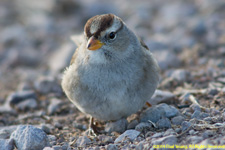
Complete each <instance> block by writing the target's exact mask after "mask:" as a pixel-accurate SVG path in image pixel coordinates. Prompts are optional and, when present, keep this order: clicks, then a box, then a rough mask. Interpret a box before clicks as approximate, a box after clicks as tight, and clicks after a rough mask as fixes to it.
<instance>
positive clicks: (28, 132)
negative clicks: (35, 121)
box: [10, 125, 49, 150]
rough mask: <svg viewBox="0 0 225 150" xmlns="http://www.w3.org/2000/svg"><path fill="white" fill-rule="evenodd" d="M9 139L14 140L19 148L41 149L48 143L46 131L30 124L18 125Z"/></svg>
mask: <svg viewBox="0 0 225 150" xmlns="http://www.w3.org/2000/svg"><path fill="white" fill-rule="evenodd" d="M10 139H13V140H14V141H15V145H16V147H17V148H18V149H19V150H34V149H35V150H42V149H43V148H44V147H46V146H48V144H49V143H48V137H47V135H46V133H45V132H44V131H43V130H41V129H39V128H36V127H34V126H32V125H20V126H18V127H17V129H16V130H15V131H14V132H13V133H12V135H11V137H10Z"/></svg>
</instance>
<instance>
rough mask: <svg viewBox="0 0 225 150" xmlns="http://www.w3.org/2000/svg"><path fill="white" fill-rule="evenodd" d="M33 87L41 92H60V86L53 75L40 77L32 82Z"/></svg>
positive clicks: (59, 93)
mask: <svg viewBox="0 0 225 150" xmlns="http://www.w3.org/2000/svg"><path fill="white" fill-rule="evenodd" d="M34 87H35V89H36V90H37V91H38V92H39V93H41V94H48V93H56V94H58V95H61V94H62V89H61V86H60V85H59V84H58V83H57V82H56V80H55V79H54V78H53V77H50V76H48V77H40V78H39V79H38V80H37V81H36V82H35V83H34Z"/></svg>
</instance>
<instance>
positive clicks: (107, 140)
mask: <svg viewBox="0 0 225 150" xmlns="http://www.w3.org/2000/svg"><path fill="white" fill-rule="evenodd" d="M98 139H99V141H101V143H106V144H107V143H113V142H114V140H113V139H112V137H110V136H106V135H99V136H98Z"/></svg>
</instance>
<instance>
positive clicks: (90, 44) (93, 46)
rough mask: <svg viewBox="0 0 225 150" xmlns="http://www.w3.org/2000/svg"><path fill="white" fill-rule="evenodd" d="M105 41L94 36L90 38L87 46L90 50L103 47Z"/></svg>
mask: <svg viewBox="0 0 225 150" xmlns="http://www.w3.org/2000/svg"><path fill="white" fill-rule="evenodd" d="M102 45H104V43H102V42H101V41H100V40H98V39H96V38H94V37H93V36H92V37H91V38H90V39H89V40H88V46H87V48H88V49H89V50H97V49H99V48H101V47H102Z"/></svg>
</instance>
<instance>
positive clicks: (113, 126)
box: [105, 119, 128, 133]
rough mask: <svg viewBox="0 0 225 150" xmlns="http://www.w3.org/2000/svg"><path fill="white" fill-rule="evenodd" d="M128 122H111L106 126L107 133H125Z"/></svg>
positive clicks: (122, 120)
mask: <svg viewBox="0 0 225 150" xmlns="http://www.w3.org/2000/svg"><path fill="white" fill-rule="evenodd" d="M127 124H128V122H127V120H126V119H120V120H117V121H115V122H109V123H107V124H106V127H105V131H106V132H108V133H111V132H113V131H114V132H119V133H123V132H124V131H125V130H126V129H127Z"/></svg>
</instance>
